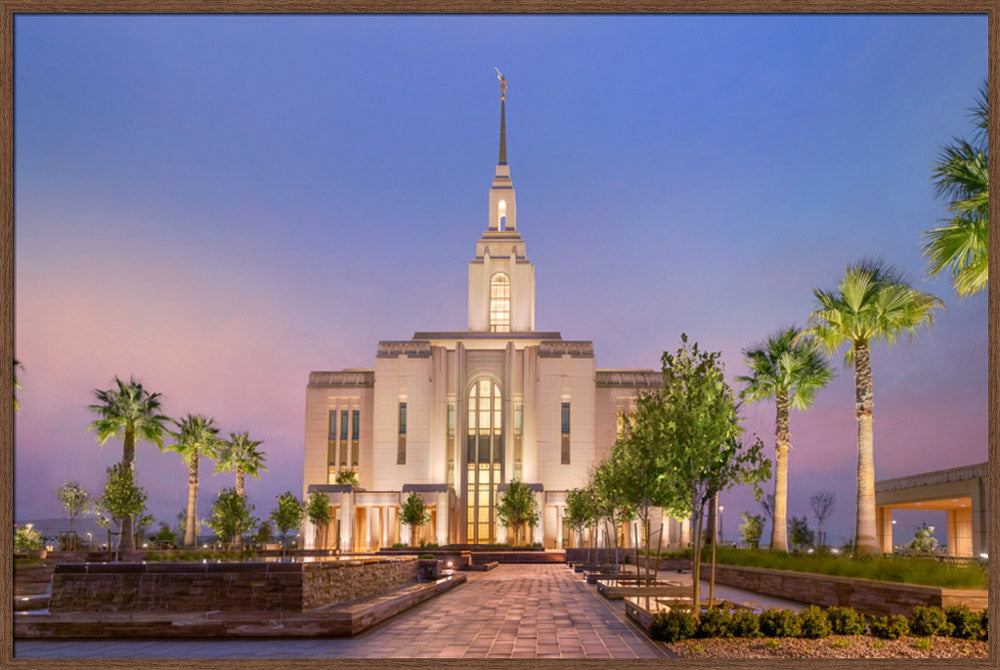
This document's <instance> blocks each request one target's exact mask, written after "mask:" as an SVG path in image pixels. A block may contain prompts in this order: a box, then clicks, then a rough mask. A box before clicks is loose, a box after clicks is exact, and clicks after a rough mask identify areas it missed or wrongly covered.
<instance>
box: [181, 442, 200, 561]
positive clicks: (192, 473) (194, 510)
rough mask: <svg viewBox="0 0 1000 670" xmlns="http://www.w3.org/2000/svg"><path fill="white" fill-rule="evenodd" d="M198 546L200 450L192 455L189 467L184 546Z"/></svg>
mask: <svg viewBox="0 0 1000 670" xmlns="http://www.w3.org/2000/svg"><path fill="white" fill-rule="evenodd" d="M197 545H198V450H197V449H195V450H194V451H193V452H192V453H191V463H190V465H188V504H187V521H186V523H185V524H184V546H185V547H195V546H197Z"/></svg>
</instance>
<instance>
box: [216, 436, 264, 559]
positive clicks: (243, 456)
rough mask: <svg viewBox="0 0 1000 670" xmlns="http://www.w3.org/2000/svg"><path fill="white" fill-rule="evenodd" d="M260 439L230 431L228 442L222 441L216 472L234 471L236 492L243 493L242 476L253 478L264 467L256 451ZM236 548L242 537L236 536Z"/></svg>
mask: <svg viewBox="0 0 1000 670" xmlns="http://www.w3.org/2000/svg"><path fill="white" fill-rule="evenodd" d="M260 443H261V441H260V440H251V439H250V434H249V433H239V434H237V433H230V434H229V442H226V441H223V442H222V450H221V451H220V452H219V461H218V463H216V465H215V471H216V472H222V471H224V470H235V471H236V493H237V495H240V496H242V495H243V491H244V488H243V476H244V475H245V474H246V475H250V476H251V477H253V478H254V479H256V478H257V477H259V476H260V472H261V471H262V470H266V469H267V468H266V467H264V454H263V453H261V452H260V451H257V447H258V446H259V445H260ZM235 544H236V549H240V548H241V547H242V546H243V537H242V536H240V537H237V538H236V541H235Z"/></svg>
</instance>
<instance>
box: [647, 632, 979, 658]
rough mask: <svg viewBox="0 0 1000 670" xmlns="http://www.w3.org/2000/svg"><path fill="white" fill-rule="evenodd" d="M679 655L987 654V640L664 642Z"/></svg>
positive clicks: (840, 637) (845, 638)
mask: <svg viewBox="0 0 1000 670" xmlns="http://www.w3.org/2000/svg"><path fill="white" fill-rule="evenodd" d="M663 644H665V645H666V647H667V649H669V650H670V651H672V652H674V653H675V654H677V655H678V656H680V657H682V658H988V657H989V644H988V643H987V642H985V641H979V640H958V639H955V638H950V637H931V638H917V637H901V638H899V639H898V640H879V639H877V638H873V637H869V636H867V635H832V636H830V637H828V638H824V639H822V640H805V639H800V638H756V639H753V638H727V639H719V638H712V639H699V640H683V641H681V642H671V643H663Z"/></svg>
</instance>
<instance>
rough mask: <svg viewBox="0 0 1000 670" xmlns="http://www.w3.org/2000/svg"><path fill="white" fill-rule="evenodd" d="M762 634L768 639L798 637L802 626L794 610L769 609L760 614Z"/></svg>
mask: <svg viewBox="0 0 1000 670" xmlns="http://www.w3.org/2000/svg"><path fill="white" fill-rule="evenodd" d="M760 632H761V633H763V634H764V635H765V636H766V637H798V636H799V635H800V634H801V633H802V626H801V625H800V624H799V618H798V617H797V616H796V615H795V612H793V611H792V610H777V609H768V610H764V611H763V612H761V613H760Z"/></svg>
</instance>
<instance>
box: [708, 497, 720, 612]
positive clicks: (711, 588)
mask: <svg viewBox="0 0 1000 670" xmlns="http://www.w3.org/2000/svg"><path fill="white" fill-rule="evenodd" d="M718 509H719V494H718V493H716V494H715V495H714V496H713V497H712V523H711V526H712V571H711V572H710V573H709V576H708V606H709V607H711V606H712V605H713V604H714V603H715V545H716V544H717V542H716V539H717V537H718V530H716V526H717V525H718Z"/></svg>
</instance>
